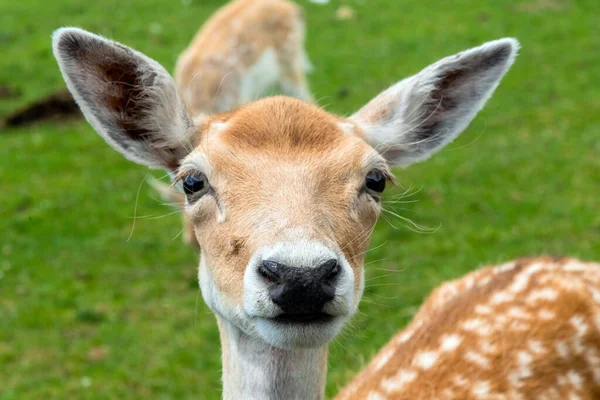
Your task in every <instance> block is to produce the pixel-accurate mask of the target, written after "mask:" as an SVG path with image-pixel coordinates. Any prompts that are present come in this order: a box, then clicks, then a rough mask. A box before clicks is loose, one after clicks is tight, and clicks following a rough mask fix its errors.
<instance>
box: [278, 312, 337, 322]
mask: <svg viewBox="0 0 600 400" xmlns="http://www.w3.org/2000/svg"><path fill="white" fill-rule="evenodd" d="M334 318H335V317H334V316H333V315H330V314H327V313H324V312H316V313H302V314H290V313H283V314H280V315H278V316H277V317H275V318H272V320H273V321H275V322H279V323H281V324H315V323H327V322H331V321H332V320H333V319H334Z"/></svg>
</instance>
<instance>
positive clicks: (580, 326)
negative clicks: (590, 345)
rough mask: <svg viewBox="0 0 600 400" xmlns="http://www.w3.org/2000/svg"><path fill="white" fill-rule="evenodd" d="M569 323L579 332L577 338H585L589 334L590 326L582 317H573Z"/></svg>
mask: <svg viewBox="0 0 600 400" xmlns="http://www.w3.org/2000/svg"><path fill="white" fill-rule="evenodd" d="M569 323H570V324H571V325H573V327H574V328H575V330H576V331H577V336H579V337H583V336H585V334H586V333H587V331H588V329H589V326H588V324H587V323H586V322H585V320H584V318H583V317H582V316H581V315H573V316H572V317H571V319H570V320H569Z"/></svg>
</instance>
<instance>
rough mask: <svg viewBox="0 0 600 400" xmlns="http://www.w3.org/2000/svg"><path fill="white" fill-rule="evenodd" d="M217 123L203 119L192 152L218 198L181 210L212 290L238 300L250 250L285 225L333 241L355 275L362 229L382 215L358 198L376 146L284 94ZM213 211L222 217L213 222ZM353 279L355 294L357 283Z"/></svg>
mask: <svg viewBox="0 0 600 400" xmlns="http://www.w3.org/2000/svg"><path fill="white" fill-rule="evenodd" d="M215 120H218V121H221V123H222V121H225V124H226V127H225V128H224V129H223V130H222V131H220V132H218V133H212V132H211V125H210V124H206V125H205V128H204V129H203V130H200V131H199V132H198V135H199V136H198V137H199V139H198V140H199V141H200V145H199V146H198V147H197V148H196V151H195V152H194V153H193V154H192V156H190V157H192V158H193V157H196V156H198V155H201V156H204V157H205V158H206V159H207V160H209V162H210V164H211V166H212V169H213V171H214V176H212V177H211V178H210V180H211V185H212V186H213V187H214V188H215V191H216V192H217V193H218V198H217V197H215V196H210V195H207V196H205V197H204V198H202V199H200V200H199V201H198V202H197V203H196V204H194V205H192V206H191V207H188V213H187V215H188V217H189V218H190V219H191V220H192V221H193V223H194V225H195V228H196V229H195V230H196V237H197V240H198V242H199V243H200V247H201V248H202V251H203V256H204V259H205V261H206V265H208V266H209V267H210V266H213V265H214V266H219V268H220V269H219V270H218V271H214V270H213V271H211V273H212V275H213V276H214V278H215V282H216V284H217V286H218V288H219V290H220V291H221V292H223V293H224V294H226V296H227V297H228V299H231V300H233V301H240V300H241V298H240V296H241V294H242V286H243V274H244V271H245V269H246V266H247V264H248V261H249V258H250V256H251V255H252V254H254V252H255V251H257V249H259V248H260V247H262V246H268V245H272V244H274V243H275V242H277V241H280V240H282V238H283V237H284V236H285V235H286V234H287V233H286V232H288V231H289V230H294V231H301V236H302V237H303V238H305V239H309V240H318V241H320V242H321V243H324V244H325V245H330V246H333V248H336V247H339V248H340V249H342V251H343V252H344V254H345V256H346V258H347V259H348V261H349V262H350V263H351V265H352V266H353V267H354V268H355V273H356V274H357V276H361V274H362V271H360V269H361V268H362V261H363V253H364V251H365V250H366V248H367V245H368V239H369V238H368V235H367V233H369V232H370V230H371V228H372V227H373V225H374V224H375V221H376V219H377V216H378V213H379V204H377V203H376V202H375V201H373V200H371V199H369V198H368V196H366V195H363V196H359V195H358V192H359V190H360V188H361V187H362V185H363V182H364V176H365V174H366V172H367V171H365V170H364V168H365V166H364V165H363V164H364V160H365V159H367V158H368V157H369V156H373V149H372V148H371V147H370V146H369V145H367V144H366V143H365V142H364V141H363V140H362V139H360V138H359V137H358V136H354V135H350V134H348V133H346V132H345V131H343V130H342V129H341V128H339V126H338V125H337V122H339V119H338V117H335V116H333V115H330V114H328V113H326V112H325V111H323V110H322V109H320V108H319V107H316V106H313V105H310V104H306V103H303V102H301V101H299V100H295V99H291V98H287V97H271V98H267V99H264V100H260V101H257V102H254V103H251V104H249V105H247V106H244V107H242V108H241V109H239V110H236V112H234V113H229V114H226V115H224V116H223V115H221V116H217V117H216V118H215ZM374 157H379V156H374ZM382 162H383V161H382ZM184 163H185V161H184ZM257 171H260V173H257ZM357 197H359V199H358V201H357ZM220 209H222V210H224V212H225V219H224V221H223V222H218V221H217V216H216V214H218V213H219V212H220V211H219V210H220ZM356 284H357V287H356V290H359V284H360V279H356ZM357 298H358V296H357Z"/></svg>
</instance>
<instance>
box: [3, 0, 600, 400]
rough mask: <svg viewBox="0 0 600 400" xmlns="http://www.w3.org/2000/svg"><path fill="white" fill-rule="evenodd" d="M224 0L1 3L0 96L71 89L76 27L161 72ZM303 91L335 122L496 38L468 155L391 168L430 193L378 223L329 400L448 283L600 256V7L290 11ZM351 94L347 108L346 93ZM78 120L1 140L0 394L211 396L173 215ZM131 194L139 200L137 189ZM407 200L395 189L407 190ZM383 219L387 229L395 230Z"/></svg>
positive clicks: (424, 2)
mask: <svg viewBox="0 0 600 400" xmlns="http://www.w3.org/2000/svg"><path fill="white" fill-rule="evenodd" d="M221 3H222V2H221V1H216V0H202V1H200V0H194V1H192V2H191V4H190V5H188V6H185V5H182V3H181V2H179V1H158V0H145V1H141V0H140V1H122V0H120V1H115V0H110V1H104V0H103V1H100V2H96V4H94V2H83V1H80V0H55V1H51V0H45V1H41V0H22V1H17V2H8V1H5V2H2V3H1V5H0V44H1V45H2V57H1V58H0V84H2V85H9V86H11V87H13V88H15V89H18V90H19V91H20V96H18V97H15V98H10V99H2V100H0V113H2V114H3V113H6V112H8V111H9V110H11V109H13V108H15V107H18V106H21V105H24V104H26V103H28V102H29V101H31V100H33V99H36V98H38V97H40V96H42V95H44V94H47V93H49V92H51V91H52V90H55V89H57V88H61V87H63V82H62V79H61V77H60V75H59V72H58V68H57V66H56V64H55V62H54V60H53V58H52V54H51V49H50V34H51V32H52V30H53V29H55V28H57V27H59V26H61V25H75V26H81V27H83V28H86V29H88V30H92V31H95V32H99V33H101V34H104V35H106V36H109V37H112V38H114V39H117V40H119V41H122V42H124V43H126V44H128V45H131V46H133V47H135V48H137V49H139V50H140V51H143V52H144V53H146V54H148V55H150V56H151V57H153V58H155V59H157V60H159V61H160V62H161V63H162V64H163V65H165V66H166V67H167V68H168V69H170V70H172V68H173V65H174V61H175V58H176V56H177V55H178V53H179V52H180V51H181V50H182V49H183V48H184V46H186V45H187V42H188V41H189V39H190V38H191V36H192V35H193V34H194V33H195V31H196V30H197V28H198V27H199V26H200V24H201V23H202V21H204V20H205V19H206V17H207V16H208V15H209V14H210V13H211V12H212V11H214V10H215V9H216V8H217V7H218V6H219V5H220V4H221ZM302 4H303V5H304V6H305V9H306V14H307V17H308V44H307V46H308V51H309V54H310V57H311V59H312V61H313V64H314V65H315V72H314V74H313V75H312V76H311V77H310V81H311V87H312V89H313V90H314V92H315V95H316V97H317V98H319V99H320V101H321V104H323V105H325V106H326V108H327V109H329V110H331V111H334V112H338V113H341V114H348V113H350V112H352V111H353V110H356V109H357V108H358V107H359V106H360V105H361V104H363V103H364V102H366V101H367V100H368V99H369V98H371V97H372V96H373V95H375V94H376V93H377V92H378V91H380V90H382V89H383V88H385V87H386V86H387V85H389V84H391V83H393V82H394V81H396V80H399V79H400V78H402V77H404V76H406V75H409V74H412V73H415V72H417V71H418V70H419V69H420V68H422V67H424V66H426V65H427V64H429V63H431V62H434V61H436V60H437V59H439V58H441V57H442V56H445V55H448V54H452V53H454V52H457V51H460V50H462V49H464V48H468V47H470V46H474V45H477V44H479V43H481V42H483V41H486V40H490V39H495V38H498V37H502V36H514V37H517V38H519V39H520V40H521V43H522V50H521V54H520V56H519V58H518V59H517V62H516V64H515V66H514V67H513V69H512V70H511V71H510V73H509V74H508V76H507V77H506V79H505V80H504V81H503V82H502V84H501V85H500V87H499V88H498V90H497V91H496V93H495V94H494V96H493V98H492V99H491V100H490V102H489V103H488V105H487V106H486V107H485V109H484V110H483V111H482V112H481V114H480V115H479V116H478V117H477V118H476V120H475V121H474V122H473V123H472V124H471V126H470V127H469V129H468V130H467V131H466V132H465V133H464V134H463V135H462V137H461V138H460V140H458V141H457V142H455V143H454V144H452V145H451V146H449V148H447V149H446V150H444V151H443V152H441V153H440V154H438V155H437V156H435V157H434V158H433V159H431V160H430V161H428V162H425V163H422V164H418V165H415V166H413V167H411V168H409V169H406V170H398V171H396V172H397V177H398V180H399V182H400V183H401V184H402V185H404V186H405V187H406V186H409V185H411V184H412V185H413V186H414V187H416V188H422V190H420V191H419V192H418V193H417V194H415V195H414V196H413V197H412V199H417V200H419V201H418V202H417V203H409V204H406V205H405V206H406V208H407V210H402V211H401V213H402V214H403V215H405V216H407V217H410V218H412V219H414V220H415V221H416V222H418V223H420V224H424V225H428V226H433V227H436V226H439V225H441V227H440V229H439V230H438V231H437V232H436V233H434V234H422V233H415V232H412V231H411V230H409V229H407V228H406V227H405V226H404V225H403V224H402V222H401V221H399V220H398V219H395V218H390V222H391V224H393V225H394V226H396V228H394V227H392V226H391V225H390V223H388V222H387V221H386V220H384V219H382V220H381V222H380V223H379V225H378V227H377V229H376V231H375V234H374V236H373V241H372V247H373V248H375V249H374V250H373V251H371V252H369V254H368V260H367V261H368V262H369V265H368V266H367V270H368V271H367V276H368V281H367V288H366V292H365V297H364V302H363V303H362V306H361V313H360V315H358V316H357V317H356V318H355V319H354V321H353V323H352V326H351V327H350V328H349V329H348V330H346V332H345V334H344V335H343V336H342V337H341V338H340V339H338V340H336V342H335V343H333V344H332V346H331V357H330V373H329V377H328V386H327V393H328V395H333V394H334V393H335V392H336V391H337V390H338V389H339V388H340V387H341V386H342V385H343V384H344V382H346V381H347V380H349V379H350V378H351V377H352V376H353V374H354V373H355V372H356V371H358V370H359V369H360V368H361V366H362V365H364V363H365V362H366V360H368V359H369V358H370V357H371V356H372V355H373V354H374V352H375V351H376V350H377V349H378V348H379V347H380V346H382V345H383V344H384V343H385V342H386V341H387V340H388V339H389V338H390V337H391V336H392V335H393V334H394V332H396V331H397V330H398V329H400V328H402V327H403V326H404V325H405V324H406V323H407V321H408V320H409V319H410V317H411V316H412V315H413V314H414V312H415V311H416V309H417V307H418V305H419V304H420V303H421V302H422V300H423V298H424V296H426V295H427V293H428V292H429V291H430V290H431V289H432V288H433V287H434V286H435V285H437V284H438V283H440V282H441V281H443V280H446V279H450V278H453V277H457V276H460V275H462V274H464V273H466V272H467V271H470V270H472V269H474V268H476V267H478V266H481V265H482V264H487V263H497V262H500V261H503V260H507V259H511V258H514V257H518V256H522V255H535V254H542V253H552V254H569V255H573V256H578V257H581V258H585V259H600V200H599V198H600V85H599V84H598V81H599V78H600V36H598V34H597V33H598V30H597V27H598V26H600V6H598V3H597V1H596V0H587V1H584V0H581V1H568V0H553V1H544V0H531V1H527V2H513V1H497V2H481V1H475V0H461V1H457V2H438V1H433V0H419V1H414V0H409V1H402V2H397V1H389V0H369V1H365V0H352V1H350V0H348V1H345V2H344V3H343V4H348V5H350V6H352V7H353V8H354V9H355V11H356V17H355V19H353V20H350V21H337V20H336V19H335V17H334V16H335V10H336V9H337V7H338V6H339V5H340V4H341V3H340V2H339V1H332V2H331V3H330V4H328V5H315V4H311V3H308V2H302ZM344 90H347V91H348V93H349V94H348V96H346V97H342V96H339V93H340V91H344ZM146 174H147V170H144V169H143V168H141V167H138V166H135V165H134V164H132V163H129V162H127V161H126V160H124V159H123V158H122V157H121V156H120V155H119V154H117V153H116V152H115V151H113V150H111V149H110V148H109V147H108V146H106V145H105V144H104V142H103V141H102V140H101V139H100V138H99V137H98V136H97V135H96V134H94V133H93V132H92V129H91V128H90V127H89V126H88V125H87V124H85V123H84V122H77V121H75V122H61V123H55V124H40V125H36V126H34V127H29V128H26V129H18V130H16V129H15V130H8V131H2V132H1V133H0V234H1V235H2V236H1V237H2V240H1V241H0V399H2V400H8V399H11V400H12V399H19V400H27V399H41V398H49V399H73V398H77V399H105V398H114V399H122V398H131V399H134V398H151V399H185V398H206V399H217V398H219V395H220V392H219V390H220V382H219V377H220V360H219V358H220V353H219V341H218V333H217V327H216V324H215V321H214V319H213V317H212V315H211V314H210V312H209V310H208V309H207V307H206V306H205V305H204V304H203V303H202V300H201V298H199V296H198V294H199V293H198V288H197V284H196V282H195V265H196V262H197V260H196V256H195V255H194V253H193V252H192V251H191V250H189V249H187V248H185V247H184V246H183V245H182V244H181V242H180V240H179V239H178V238H176V239H174V240H172V239H173V238H175V237H176V236H177V234H178V232H179V230H180V221H179V218H178V217H177V216H175V215H171V216H166V217H164V218H158V219H138V220H136V221H135V229H133V219H132V215H133V214H134V207H135V205H136V197H137V193H138V189H140V190H139V199H138V201H137V215H138V216H147V215H155V216H160V215H164V214H168V213H169V212H171V210H170V209H168V208H166V207H165V206H162V205H161V204H159V202H158V201H157V200H156V199H154V198H153V197H152V195H151V192H150V190H149V188H148V187H147V186H146V185H142V182H143V179H144V176H145V175H146ZM140 185H142V186H141V188H140ZM399 192H400V189H396V190H395V191H393V192H391V193H390V196H392V195H393V194H394V193H396V194H397V193H399ZM388 218H389V216H388Z"/></svg>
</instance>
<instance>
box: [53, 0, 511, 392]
mask: <svg viewBox="0 0 600 400" xmlns="http://www.w3.org/2000/svg"><path fill="white" fill-rule="evenodd" d="M240 4H241V2H240ZM53 49H54V55H55V57H56V59H57V61H58V64H59V67H60V70H61V72H62V74H63V77H64V79H65V81H66V83H67V86H68V88H69V90H70V91H71V93H72V94H73V96H74V98H75V100H76V101H77V103H78V104H79V106H80V107H81V109H82V111H83V114H84V115H85V117H86V119H87V120H88V121H89V123H90V124H91V125H92V127H93V128H94V129H95V130H96V132H97V133H98V134H99V135H100V136H102V137H103V138H104V139H105V141H106V142H107V143H108V144H109V145H110V146H112V147H113V148H114V149H116V150H117V151H119V152H121V153H122V154H124V155H125V157H127V158H128V159H130V160H132V161H134V162H136V163H139V164H141V165H145V166H148V167H152V168H162V169H165V170H167V171H168V172H169V173H170V174H172V175H173V177H174V180H175V182H177V183H178V184H180V185H181V187H182V189H183V192H184V193H185V196H186V200H185V203H186V204H185V213H186V215H187V216H188V218H189V219H190V221H191V222H192V223H193V225H194V230H195V237H196V239H197V241H198V243H199V244H200V249H201V250H200V255H201V257H200V263H199V273H198V275H199V282H200V288H201V291H202V296H203V298H204V300H205V302H206V303H207V305H208V306H209V308H210V309H211V310H212V311H213V312H214V313H215V316H216V319H217V322H218V326H219V330H220V334H221V344H222V354H223V396H224V398H226V399H263V398H273V399H321V398H323V397H324V385H325V377H326V370H327V348H328V342H329V341H330V340H332V339H333V338H334V337H336V335H337V334H338V333H339V332H340V330H341V329H342V327H343V326H344V325H345V323H346V322H347V321H348V320H349V319H350V318H351V317H352V315H353V314H354V313H355V312H356V310H357V307H358V304H359V301H360V299H361V296H362V292H363V286H364V273H363V265H364V254H365V251H366V248H367V246H368V243H369V237H370V233H371V230H372V228H373V226H374V224H375V222H376V220H377V218H378V216H379V213H380V209H381V195H382V192H383V191H384V189H385V187H386V183H387V182H388V181H390V180H392V179H393V176H392V173H391V171H390V169H389V168H390V166H394V165H402V166H407V165H410V164H412V163H415V162H418V161H422V160H425V159H426V158H428V157H429V156H431V155H432V154H433V153H435V152H436V151H438V150H440V149H441V148H442V147H444V146H445V145H446V144H448V143H449V142H451V141H452V140H453V139H454V138H456V137H457V136H458V135H459V134H460V133H461V132H462V131H463V130H464V129H465V128H466V127H467V125H468V124H469V123H470V121H471V120H472V119H473V118H474V117H475V115H476V114H477V112H478V111H479V110H480V109H481V108H482V107H483V105H484V104H485V102H486V101H487V100H488V98H489V97H490V96H491V95H492V93H493V92H494V90H495V88H496V87H497V86H498V84H499V82H500V80H501V79H502V77H503V76H504V74H505V73H506V72H507V71H508V69H509V68H510V66H511V64H512V63H513V61H514V59H515V56H516V53H517V49H518V42H517V41H516V40H514V39H501V40H496V41H492V42H488V43H485V44H483V45H482V46H479V47H476V48H473V49H470V50H467V51H464V52H462V53H459V54H456V55H453V56H450V57H446V58H443V59H441V60H440V61H438V62H436V63H434V64H432V65H430V66H429V67H427V68H425V69H424V70H422V71H421V72H419V73H418V74H416V75H414V76H412V77H409V78H406V79H404V80H402V81H400V82H398V83H396V84H395V85H393V86H391V87H390V88H389V89H387V90H385V91H383V92H382V93H381V94H380V95H378V96H376V97H375V98H374V99H373V100H371V101H370V102H369V103H368V104H366V105H365V106H364V107H363V108H361V109H360V110H359V111H358V112H356V113H355V114H354V115H352V116H350V117H349V118H344V117H341V116H337V115H333V114H330V113H328V112H326V111H324V110H323V109H321V108H320V107H318V106H316V105H313V104H309V103H307V102H304V101H301V100H298V99H294V98H291V97H284V96H277V97H270V98H265V99H261V100H258V101H254V102H251V103H249V104H246V105H243V106H241V107H239V108H237V109H234V110H232V111H228V112H224V113H216V114H201V115H194V113H193V112H192V111H190V108H191V109H193V108H194V106H193V104H195V102H194V100H193V97H194V96H196V95H198V96H201V95H200V94H197V91H195V90H192V91H191V92H189V93H187V94H186V93H185V91H186V89H187V88H186V87H183V88H181V87H180V88H179V89H178V87H177V84H176V83H175V82H174V81H173V79H172V78H171V77H170V76H169V74H168V73H167V72H166V71H165V69H164V68H163V67H161V66H160V65H159V64H158V63H157V62H155V61H153V60H152V59H150V58H148V57H146V56H145V55H143V54H141V53H139V52H137V51H135V50H132V49H130V48H128V47H126V46H124V45H122V44H119V43H116V42H113V41H110V40H108V39H105V38H103V37H100V36H97V35H94V34H92V33H89V32H86V31H83V30H80V29H77V28H62V29H59V30H57V31H56V32H55V33H54V35H53ZM181 84H182V83H181V81H180V85H181ZM184 86H185V84H184ZM180 92H184V93H180ZM182 96H183V97H184V98H185V97H186V96H191V97H192V99H190V98H188V99H187V100H186V101H183V100H182ZM190 105H191V106H190Z"/></svg>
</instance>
